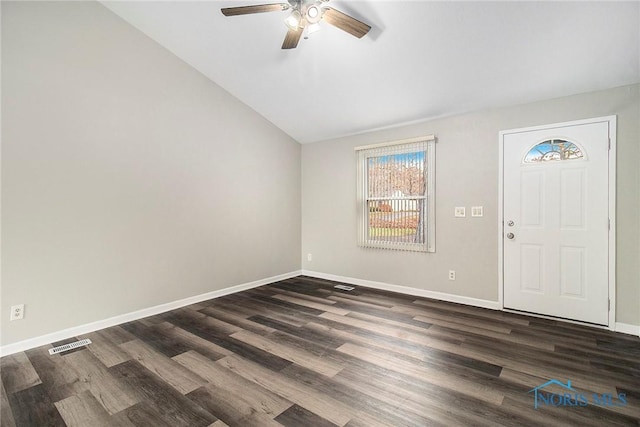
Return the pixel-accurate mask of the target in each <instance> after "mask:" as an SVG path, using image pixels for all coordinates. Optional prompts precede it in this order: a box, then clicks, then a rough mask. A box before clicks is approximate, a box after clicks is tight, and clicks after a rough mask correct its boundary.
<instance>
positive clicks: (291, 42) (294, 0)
mask: <svg viewBox="0 0 640 427" xmlns="http://www.w3.org/2000/svg"><path fill="white" fill-rule="evenodd" d="M288 1H289V3H272V4H256V5H252V6H239V7H225V8H222V9H221V11H222V14H223V15H224V16H238V15H249V14H253V13H263V12H282V11H286V10H289V9H292V10H291V13H290V14H289V16H287V17H286V18H285V20H284V23H285V25H286V26H287V28H288V31H287V34H286V35H285V38H284V42H283V43H282V49H293V48H295V47H296V46H298V41H300V37H301V36H302V35H303V33H304V38H305V39H306V38H308V37H309V34H312V33H314V32H315V31H317V30H318V29H319V26H318V23H319V22H320V21H321V20H324V21H325V22H326V23H328V24H329V25H333V26H334V27H337V28H339V29H341V30H342V31H345V32H347V33H349V34H351V35H352V36H354V37H357V38H362V37H363V36H364V35H365V34H367V33H368V32H369V30H370V29H371V26H370V25H368V24H365V23H364V22H361V21H358V20H357V19H356V18H354V17H352V16H349V15H347V14H346V13H343V12H340V11H339V10H336V9H333V8H331V7H321V5H322V4H323V3H326V2H328V1H329V0H288Z"/></svg>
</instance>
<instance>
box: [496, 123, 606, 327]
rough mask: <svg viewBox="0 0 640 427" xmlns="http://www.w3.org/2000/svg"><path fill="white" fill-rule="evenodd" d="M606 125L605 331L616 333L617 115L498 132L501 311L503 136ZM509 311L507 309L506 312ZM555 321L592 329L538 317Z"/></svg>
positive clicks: (500, 295)
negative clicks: (579, 126)
mask: <svg viewBox="0 0 640 427" xmlns="http://www.w3.org/2000/svg"><path fill="white" fill-rule="evenodd" d="M602 122H606V123H608V128H609V159H608V167H609V186H608V192H609V197H608V198H609V248H608V249H609V250H608V252H609V257H608V270H609V318H608V320H609V324H608V325H607V326H606V328H608V329H610V330H612V331H613V330H615V324H616V123H617V116H615V115H614V116H605V117H596V118H592V119H585V120H576V121H570V122H562V123H552V124H548V125H542V126H533V127H526V128H518V129H509V130H503V131H500V132H499V139H498V152H499V160H498V163H499V166H498V303H499V306H500V310H503V311H504V310H505V308H504V253H503V249H504V247H503V245H504V140H505V136H506V135H509V134H514V133H523V132H530V131H538V130H545V129H554V128H559V127H565V126H576V125H585V124H591V123H602ZM506 310H508V309H506ZM538 316H540V317H545V318H549V319H554V320H560V321H566V322H571V323H579V324H584V325H589V326H595V327H598V326H597V325H593V324H591V323H584V322H579V321H572V320H568V319H561V318H556V317H551V316H545V315H542V314H540V315H538Z"/></svg>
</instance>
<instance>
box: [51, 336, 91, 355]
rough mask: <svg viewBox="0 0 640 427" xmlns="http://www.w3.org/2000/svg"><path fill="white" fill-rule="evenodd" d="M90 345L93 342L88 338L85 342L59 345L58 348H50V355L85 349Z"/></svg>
mask: <svg viewBox="0 0 640 427" xmlns="http://www.w3.org/2000/svg"><path fill="white" fill-rule="evenodd" d="M89 344H91V340H90V339H88V338H87V339H84V340H80V341H76V342H72V343H69V344H64V345H59V346H57V347H53V348H50V349H49V354H58V353H62V352H63V351H69V350H73V349H74V348H78V347H84V346H85V345H89Z"/></svg>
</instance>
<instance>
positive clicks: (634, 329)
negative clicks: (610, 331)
mask: <svg viewBox="0 0 640 427" xmlns="http://www.w3.org/2000/svg"><path fill="white" fill-rule="evenodd" d="M615 331H616V332H621V333H623V334H629V335H635V336H640V326H638V325H630V324H628V323H620V322H616V327H615Z"/></svg>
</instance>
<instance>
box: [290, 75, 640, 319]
mask: <svg viewBox="0 0 640 427" xmlns="http://www.w3.org/2000/svg"><path fill="white" fill-rule="evenodd" d="M416 96H421V95H419V94H417V95H416ZM424 96H428V94H425V95H424ZM614 114H615V115H617V116H618V146H617V147H618V158H617V180H618V190H617V226H618V232H617V265H616V273H617V305H618V309H617V321H618V322H623V323H628V324H634V325H640V274H639V269H638V264H640V243H639V242H640V215H639V214H638V212H640V172H639V171H640V167H639V166H638V165H639V164H640V148H639V147H640V129H639V126H640V125H639V123H640V96H639V86H638V85H635V86H627V87H621V88H616V89H611V90H606V91H601V92H595V93H588V94H583V95H577V96H571V97H566V98H561V99H554V100H549V101H543V102H537V103H533V104H528V105H521V106H516V107H511V108H504V109H496V110H491V111H484V112H478V113H473V114H466V115H461V116H456V117H448V118H443V119H439V120H433V121H427V122H424V123H420V124H414V125H410V126H403V127H398V128H395V129H388V130H383V131H378V132H372V133H368V134H363V135H357V136H352V137H346V138H340V139H336V140H332V141H326V142H321V143H316V144H310V145H303V147H302V218H303V223H302V236H303V238H302V260H303V261H302V265H303V269H305V270H311V271H317V272H322V273H329V274H335V275H340V276H347V277H353V278H357V279H364V280H372V281H378V282H386V283H391V284H396V285H403V286H410V287H414V288H418V289H424V290H430V291H437V292H445V293H450V294H455V295H461V296H466V297H472V298H480V299H485V300H491V301H497V300H498V208H499V207H498V132H499V131H500V130H506V129H513V128H519V127H528V126H536V125H543V124H548V123H555V122H563V121H571V120H579V119H585V118H591V117H600V116H607V115H614ZM432 133H433V134H436V135H437V137H438V143H437V144H436V152H437V155H436V253H434V254H424V253H407V252H394V251H386V250H377V249H363V248H359V247H357V246H356V205H355V197H356V195H355V190H356V182H355V180H356V174H355V154H354V151H353V147H355V146H359V145H366V144H373V143H378V142H384V141H389V140H395V139H402V138H410V137H414V136H419V135H426V134H432ZM479 205H482V206H484V217H483V218H471V217H469V216H467V217H466V218H464V219H461V218H454V217H453V210H454V206H466V207H467V210H469V207H470V206H479ZM308 253H311V254H312V255H313V260H312V261H311V262H309V261H307V254H308ZM449 270H456V272H457V278H456V280H455V281H449V280H448V279H447V273H448V271H449Z"/></svg>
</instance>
